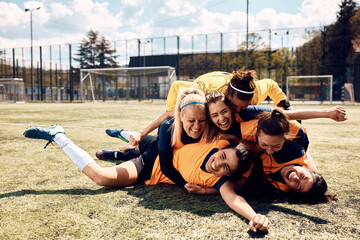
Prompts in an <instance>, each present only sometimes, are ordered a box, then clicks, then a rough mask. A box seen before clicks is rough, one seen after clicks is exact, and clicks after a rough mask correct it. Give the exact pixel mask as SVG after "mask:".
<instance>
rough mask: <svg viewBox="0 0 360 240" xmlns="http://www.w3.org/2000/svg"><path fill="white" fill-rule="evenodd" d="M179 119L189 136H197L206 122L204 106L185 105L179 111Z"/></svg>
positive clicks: (195, 137)
mask: <svg viewBox="0 0 360 240" xmlns="http://www.w3.org/2000/svg"><path fill="white" fill-rule="evenodd" d="M180 120H181V122H182V124H183V129H184V130H185V132H186V134H187V135H188V136H189V137H191V138H193V139H197V138H199V137H200V136H201V134H202V133H203V131H204V129H205V124H206V114H205V106H203V105H199V104H193V105H189V106H186V107H185V108H184V109H183V110H182V111H181V113H180Z"/></svg>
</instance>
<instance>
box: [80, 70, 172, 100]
mask: <svg viewBox="0 0 360 240" xmlns="http://www.w3.org/2000/svg"><path fill="white" fill-rule="evenodd" d="M175 80H176V72H175V68H173V67H169V66H161V67H133V68H97V69H80V92H81V95H80V97H81V102H82V101H84V100H92V101H96V100H102V101H106V100H115V101H116V100H118V99H139V100H141V99H166V97H167V94H168V91H169V89H170V86H171V83H172V82H173V81H175Z"/></svg>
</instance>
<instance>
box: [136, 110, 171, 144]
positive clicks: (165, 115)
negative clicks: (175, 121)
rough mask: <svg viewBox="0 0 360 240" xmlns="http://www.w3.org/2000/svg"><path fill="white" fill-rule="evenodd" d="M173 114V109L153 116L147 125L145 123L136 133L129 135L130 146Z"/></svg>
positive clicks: (138, 141) (137, 142)
mask: <svg viewBox="0 0 360 240" xmlns="http://www.w3.org/2000/svg"><path fill="white" fill-rule="evenodd" d="M173 116H174V111H167V112H164V113H162V114H160V115H159V116H158V117H157V118H155V119H154V120H152V121H151V122H150V123H149V124H148V125H146V127H144V128H143V129H142V130H140V131H139V132H137V133H133V134H132V135H131V136H130V144H131V145H132V146H136V145H138V144H139V143H140V142H141V140H142V139H143V138H144V137H145V136H146V135H148V134H149V133H150V132H152V131H154V130H155V129H156V128H158V127H159V126H160V125H161V123H162V122H163V121H164V120H165V119H168V118H169V117H173Z"/></svg>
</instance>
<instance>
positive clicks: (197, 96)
mask: <svg viewBox="0 0 360 240" xmlns="http://www.w3.org/2000/svg"><path fill="white" fill-rule="evenodd" d="M189 103H191V105H193V106H196V107H203V108H205V94H204V93H203V92H202V91H201V90H199V89H197V88H185V87H181V88H180V92H179V93H178V95H177V99H176V106H175V113H174V123H173V125H172V131H173V132H172V136H171V146H172V147H174V146H175V145H176V143H177V142H178V141H180V139H181V137H182V132H183V131H182V130H183V124H182V122H181V120H180V116H181V111H182V108H183V107H184V108H185V109H186V108H188V107H189V106H188V105H187V104H189ZM185 105H186V106H185ZM204 133H205V129H204V132H203V134H202V138H204Z"/></svg>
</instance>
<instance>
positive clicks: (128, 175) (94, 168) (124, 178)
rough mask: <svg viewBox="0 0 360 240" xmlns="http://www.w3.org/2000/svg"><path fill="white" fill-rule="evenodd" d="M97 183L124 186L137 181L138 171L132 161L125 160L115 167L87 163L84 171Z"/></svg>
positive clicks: (108, 185)
mask: <svg viewBox="0 0 360 240" xmlns="http://www.w3.org/2000/svg"><path fill="white" fill-rule="evenodd" d="M82 172H83V173H84V174H85V175H86V176H88V177H89V178H90V179H91V180H93V181H94V182H95V183H96V184H97V185H100V186H107V187H123V186H130V185H133V184H135V183H136V181H137V178H138V173H137V170H136V167H135V164H134V163H133V162H132V161H127V162H123V163H121V164H120V165H117V166H113V167H101V166H100V165H99V164H97V163H91V164H89V165H87V166H86V167H85V168H84V169H83V171H82Z"/></svg>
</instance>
